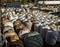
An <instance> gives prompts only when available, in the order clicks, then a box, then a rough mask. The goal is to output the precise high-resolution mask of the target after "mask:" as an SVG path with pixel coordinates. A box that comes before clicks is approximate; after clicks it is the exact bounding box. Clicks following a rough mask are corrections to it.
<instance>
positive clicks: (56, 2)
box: [38, 1, 60, 5]
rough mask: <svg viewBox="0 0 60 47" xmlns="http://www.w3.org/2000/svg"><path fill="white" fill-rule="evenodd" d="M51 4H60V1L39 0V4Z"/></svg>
mask: <svg viewBox="0 0 60 47" xmlns="http://www.w3.org/2000/svg"><path fill="white" fill-rule="evenodd" d="M43 3H44V4H50V5H52V4H54V5H55V4H60V1H38V4H43Z"/></svg>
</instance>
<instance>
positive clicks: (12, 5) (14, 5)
mask: <svg viewBox="0 0 60 47" xmlns="http://www.w3.org/2000/svg"><path fill="white" fill-rule="evenodd" d="M6 6H7V7H15V8H20V7H21V4H20V3H14V4H13V3H8V4H6Z"/></svg>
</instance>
